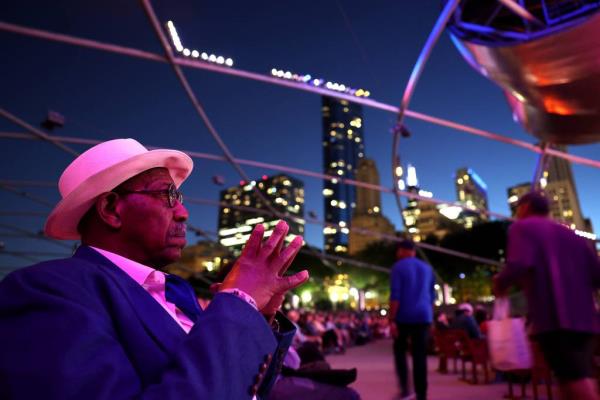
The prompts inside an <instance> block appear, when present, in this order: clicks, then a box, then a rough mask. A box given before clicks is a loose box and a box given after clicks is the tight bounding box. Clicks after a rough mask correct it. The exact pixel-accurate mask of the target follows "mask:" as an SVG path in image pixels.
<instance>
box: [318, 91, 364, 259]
mask: <svg viewBox="0 0 600 400" xmlns="http://www.w3.org/2000/svg"><path fill="white" fill-rule="evenodd" d="M322 115H323V142H322V144H323V171H324V173H325V174H327V175H332V176H335V177H340V178H348V179H355V174H356V168H357V166H358V162H359V160H360V159H362V158H364V156H365V145H364V142H363V117H362V107H361V106H360V105H359V104H355V103H350V102H348V101H346V100H338V99H334V98H331V97H326V96H323V97H322ZM323 198H324V203H325V204H324V205H325V221H326V222H327V223H329V224H331V225H333V226H328V227H325V228H324V229H323V234H324V242H325V243H324V247H325V252H327V253H338V254H339V253H347V252H348V228H349V227H350V223H351V219H352V212H353V209H354V207H356V188H355V187H354V186H352V185H344V184H342V183H341V182H340V181H339V180H338V179H335V180H333V181H329V180H325V181H324V184H323ZM344 228H345V229H344Z"/></svg>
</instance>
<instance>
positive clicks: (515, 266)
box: [493, 222, 537, 296]
mask: <svg viewBox="0 0 600 400" xmlns="http://www.w3.org/2000/svg"><path fill="white" fill-rule="evenodd" d="M536 252H537V244H536V242H535V239H534V238H533V237H532V236H531V233H528V232H526V230H525V228H524V226H523V224H520V223H519V222H516V223H513V225H511V227H510V228H509V230H508V241H507V249H506V264H505V266H504V268H503V269H502V271H501V272H500V273H498V274H496V276H494V280H493V289H494V293H495V294H496V296H504V295H506V292H507V291H508V289H510V287H511V286H513V285H515V284H518V283H519V282H520V281H521V279H522V278H523V277H524V276H525V274H526V273H527V272H528V271H529V270H530V269H531V268H533V267H534V266H535V263H536V259H535V258H536Z"/></svg>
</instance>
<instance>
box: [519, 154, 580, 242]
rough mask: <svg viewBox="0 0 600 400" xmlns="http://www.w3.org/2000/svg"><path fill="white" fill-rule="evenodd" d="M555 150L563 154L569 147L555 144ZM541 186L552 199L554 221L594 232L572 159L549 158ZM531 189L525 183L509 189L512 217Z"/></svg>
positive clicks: (551, 207) (551, 208) (551, 211)
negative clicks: (583, 207)
mask: <svg viewBox="0 0 600 400" xmlns="http://www.w3.org/2000/svg"><path fill="white" fill-rule="evenodd" d="M553 148H555V149H557V150H560V151H562V152H566V151H567V147H566V146H558V145H555V146H553ZM540 187H541V188H542V189H543V190H544V191H545V192H546V195H547V196H548V199H549V200H550V214H551V216H552V218H553V219H555V220H557V221H560V222H562V223H564V224H566V225H568V226H570V227H571V228H572V229H579V230H581V231H586V232H592V226H591V221H590V220H589V219H587V218H584V217H583V214H582V212H581V207H580V205H579V196H578V195H577V188H576V186H575V179H574V177H573V170H572V168H571V163H570V162H569V160H565V159H564V158H559V157H549V160H548V164H547V166H546V170H545V171H544V172H543V174H542V178H541V179H540ZM530 189H531V184H530V183H523V184H520V185H516V186H513V187H510V188H508V203H509V205H510V208H511V211H512V214H513V216H514V215H515V212H516V204H517V200H519V199H520V198H521V196H523V195H524V194H525V193H527V192H529V190H530Z"/></svg>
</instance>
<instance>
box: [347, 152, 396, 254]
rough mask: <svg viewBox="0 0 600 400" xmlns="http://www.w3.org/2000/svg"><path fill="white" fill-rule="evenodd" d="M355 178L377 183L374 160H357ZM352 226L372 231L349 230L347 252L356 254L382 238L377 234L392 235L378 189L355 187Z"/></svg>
mask: <svg viewBox="0 0 600 400" xmlns="http://www.w3.org/2000/svg"><path fill="white" fill-rule="evenodd" d="M356 180H357V181H360V182H364V183H369V184H372V185H379V173H378V172H377V165H375V160H371V159H368V158H362V159H360V161H359V162H358V169H357V171H356ZM351 225H352V228H353V229H356V228H360V229H365V230H368V231H370V232H373V233H368V234H367V233H361V232H358V231H356V230H352V231H351V232H350V238H349V253H350V254H356V253H359V252H360V251H362V250H364V249H365V248H366V247H367V246H368V245H369V244H370V243H372V242H377V241H381V240H383V239H382V238H381V237H379V236H378V235H377V233H382V234H385V235H392V236H393V235H394V233H395V231H396V230H395V228H394V225H392V223H391V222H390V221H389V220H388V219H387V218H386V217H385V216H383V214H382V209H381V193H380V192H379V191H378V190H373V189H367V188H363V187H357V188H356V207H355V209H354V213H353V215H352V223H351Z"/></svg>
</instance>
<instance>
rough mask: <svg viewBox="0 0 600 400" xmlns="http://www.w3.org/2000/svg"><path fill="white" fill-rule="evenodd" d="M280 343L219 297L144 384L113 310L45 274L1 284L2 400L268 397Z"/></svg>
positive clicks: (255, 317) (240, 306)
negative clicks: (159, 371) (153, 377)
mask: <svg viewBox="0 0 600 400" xmlns="http://www.w3.org/2000/svg"><path fill="white" fill-rule="evenodd" d="M48 270H50V269H48ZM19 272H21V271H19ZM22 272H25V271H22ZM49 282H52V284H50V283H49ZM281 341H282V337H281V336H276V335H274V334H273V331H272V330H271V328H270V326H269V325H268V324H267V323H266V321H265V320H264V318H263V317H262V315H261V314H259V313H258V312H256V310H254V309H253V308H252V307H251V306H250V305H248V304H247V303H245V302H244V301H242V300H240V299H238V298H237V297H235V296H233V295H230V294H219V295H217V296H215V298H214V300H213V302H212V303H211V305H210V306H209V307H208V308H207V309H206V310H205V311H204V312H203V313H202V315H201V316H200V319H199V320H198V321H197V322H196V324H195V326H194V328H193V329H192V330H191V331H190V333H189V334H188V335H187V336H186V337H185V339H184V340H183V341H182V342H181V343H180V345H179V346H178V348H177V350H176V351H175V353H174V354H169V355H168V356H169V359H170V360H171V362H170V364H169V365H168V367H167V368H166V369H165V370H164V372H163V373H162V375H161V376H160V379H159V380H158V381H157V382H155V383H153V384H149V385H143V384H142V382H141V379H140V376H139V375H138V373H137V372H136V370H135V368H134V366H133V364H132V363H131V362H130V361H129V356H128V354H127V350H126V348H125V347H124V346H123V345H122V344H121V342H120V338H119V332H117V331H115V328H114V325H113V323H112V322H111V315H110V311H109V310H107V309H106V306H105V305H104V304H101V300H99V299H98V298H94V297H93V296H90V294H89V292H88V291H85V290H83V289H82V288H81V285H77V284H75V282H70V281H69V280H68V279H65V278H64V277H62V276H61V275H60V274H57V273H51V272H48V271H44V273H37V274H32V273H13V274H11V275H9V276H8V277H6V278H5V279H4V280H3V281H2V282H0V343H1V346H2V351H0V398H2V399H32V398H44V399H48V400H51V399H61V400H62V399H99V400H104V399H106V400H108V399H110V400H113V399H161V400H168V399H184V398H189V399H192V398H193V399H232V400H234V399H235V400H242V399H248V400H249V399H251V398H252V397H253V394H254V393H256V392H257V391H258V389H259V388H260V387H261V385H263V382H268V384H266V385H263V386H265V388H264V389H263V393H264V394H265V395H266V393H268V389H269V388H270V385H271V384H272V379H273V378H274V377H273V374H274V373H275V370H274V369H273V368H270V366H271V364H272V363H273V361H272V360H271V355H273V357H274V356H275V353H276V352H278V351H279V352H282V353H283V355H284V354H285V351H287V345H286V344H285V343H283V344H282V343H280V342H281Z"/></svg>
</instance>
